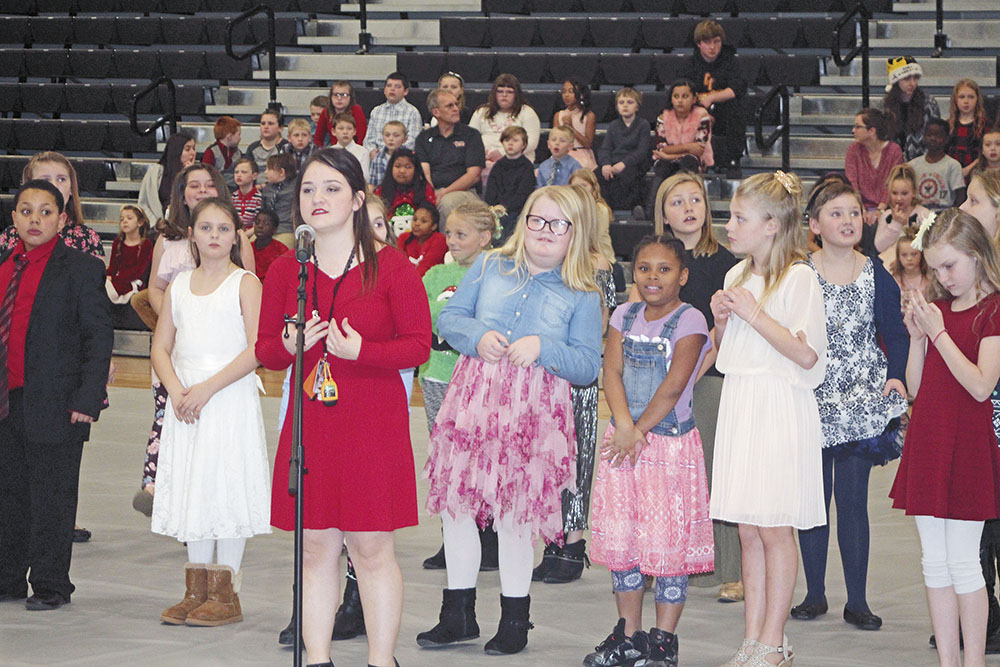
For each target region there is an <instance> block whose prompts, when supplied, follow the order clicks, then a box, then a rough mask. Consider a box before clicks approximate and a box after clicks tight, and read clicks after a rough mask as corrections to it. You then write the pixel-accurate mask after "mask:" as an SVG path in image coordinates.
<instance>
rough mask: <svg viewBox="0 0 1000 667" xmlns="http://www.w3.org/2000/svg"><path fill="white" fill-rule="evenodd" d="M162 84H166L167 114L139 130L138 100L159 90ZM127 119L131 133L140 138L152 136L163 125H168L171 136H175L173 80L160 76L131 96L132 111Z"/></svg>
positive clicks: (175, 108) (175, 113)
mask: <svg viewBox="0 0 1000 667" xmlns="http://www.w3.org/2000/svg"><path fill="white" fill-rule="evenodd" d="M162 83H165V84H167V95H168V98H169V105H168V109H167V113H165V114H164V115H162V116H160V117H159V118H157V119H156V120H154V121H153V123H152V124H151V125H150V126H149V127H147V128H146V129H145V130H140V129H139V100H141V99H143V98H144V97H146V96H147V95H150V94H151V93H153V92H155V91H156V89H157V88H159V87H160V84H162ZM128 119H129V124H130V125H131V126H132V131H133V132H135V133H136V134H138V135H140V136H146V135H147V134H152V133H153V132H156V131H157V130H158V129H160V128H161V127H163V126H164V125H166V124H168V123H169V124H170V134H172V135H173V134H177V120H178V117H177V90H176V88H175V86H174V82H173V80H172V79H169V78H167V77H165V76H161V77H160V78H159V79H157V80H156V81H153V82H152V83H150V84H149V85H148V86H146V87H145V88H143V89H142V90H140V91H139V92H137V93H136V94H135V95H133V96H132V109H131V111H130V113H129V118H128Z"/></svg>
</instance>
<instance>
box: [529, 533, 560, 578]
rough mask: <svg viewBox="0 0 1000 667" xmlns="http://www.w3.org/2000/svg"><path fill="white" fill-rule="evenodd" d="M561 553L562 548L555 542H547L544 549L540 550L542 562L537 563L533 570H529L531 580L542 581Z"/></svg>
mask: <svg viewBox="0 0 1000 667" xmlns="http://www.w3.org/2000/svg"><path fill="white" fill-rule="evenodd" d="M561 553H562V549H560V548H559V545H558V544H556V543H555V542H549V543H548V544H546V545H545V551H543V552H542V562H541V563H539V564H538V567H536V568H535V569H534V570H532V571H531V580H532V581H544V580H545V577H546V576H547V575H548V574H549V572H550V571H551V570H552V568H553V567H555V564H556V558H557V557H558V556H559V554H561Z"/></svg>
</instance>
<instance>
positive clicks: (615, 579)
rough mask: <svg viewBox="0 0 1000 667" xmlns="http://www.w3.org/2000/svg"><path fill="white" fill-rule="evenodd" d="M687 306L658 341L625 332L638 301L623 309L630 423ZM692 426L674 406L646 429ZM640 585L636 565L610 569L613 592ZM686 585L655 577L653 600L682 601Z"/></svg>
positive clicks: (671, 431)
mask: <svg viewBox="0 0 1000 667" xmlns="http://www.w3.org/2000/svg"><path fill="white" fill-rule="evenodd" d="M691 307H692V306H691V305H690V304H686V303H685V304H683V305H681V307H680V308H678V309H677V310H676V312H674V314H673V316H672V317H671V318H670V319H669V320H667V321H666V323H664V325H663V329H662V330H661V331H660V334H659V337H660V339H661V341H660V342H658V343H652V342H643V341H638V340H633V339H631V338H629V336H628V332H629V330H630V329H631V328H632V324H633V323H634V322H635V318H636V317H637V316H638V314H639V310H640V309H641V308H642V304H641V303H633V304H632V305H630V306H629V308H628V310H627V311H625V318H624V320H623V321H622V358H623V364H622V384H624V385H625V397H626V399H627V400H628V411H629V413H631V415H632V422H633V423H635V422H636V421H637V420H638V419H639V417H641V416H642V413H643V412H644V411H645V410H646V407H647V406H648V405H649V402H650V401H651V400H652V398H653V394H655V393H656V390H657V389H658V388H659V386H660V384H661V383H662V382H663V379H664V378H666V377H667V371H669V370H670V359H671V358H672V353H673V349H672V344H671V342H670V337H671V336H672V335H673V333H674V329H676V328H677V323H678V322H679V321H680V318H681V315H683V314H684V312H685V311H686V310H687V309H688V308H691ZM611 423H612V424H614V417H612V418H611ZM693 428H694V417H693V416H691V417H688V418H687V419H686V420H684V421H683V422H680V423H678V421H677V409H676V406H675V408H674V409H673V410H671V411H670V414H668V415H667V416H666V417H664V418H663V421H661V422H660V423H659V424H657V425H656V426H654V427H653V428H652V429H651V430H650V433H656V434H657V435H666V436H671V437H677V436H680V435H683V434H685V433H687V432H688V431H690V430H691V429H693ZM644 585H645V577H644V576H643V575H642V573H641V572H640V571H639V566H636V567H634V568H632V569H631V570H628V571H625V572H616V571H614V570H612V571H611V587H612V589H613V590H614V591H616V592H619V593H624V592H628V591H637V590H640V589H641V588H643V586H644ZM687 588H688V577H687V575H678V576H673V577H656V601H657V602H659V603H668V604H683V603H684V602H685V600H687Z"/></svg>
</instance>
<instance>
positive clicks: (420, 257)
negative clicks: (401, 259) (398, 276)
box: [396, 232, 448, 277]
mask: <svg viewBox="0 0 1000 667" xmlns="http://www.w3.org/2000/svg"><path fill="white" fill-rule="evenodd" d="M410 238H413V240H412V241H410ZM407 241H410V242H409V243H407ZM396 245H397V247H399V249H400V250H402V251H403V252H404V253H406V256H407V257H409V258H410V263H411V264H413V265H414V266H416V267H417V273H418V274H419V275H420V276H421V277H423V275H424V274H425V273H427V271H428V270H429V269H430V268H431V267H432V266H436V265H437V264H444V254H445V253H446V252H448V241H447V240H446V239H445V238H444V234H442V233H441V232H432V233H431V235H430V236H428V237H427V238H426V239H425V240H423V241H421V240H420V239H418V238H416V237H414V236H413V232H403V233H402V234H400V235H399V239H397V241H396Z"/></svg>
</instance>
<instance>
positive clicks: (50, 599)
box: [24, 593, 69, 611]
mask: <svg viewBox="0 0 1000 667" xmlns="http://www.w3.org/2000/svg"><path fill="white" fill-rule="evenodd" d="M64 604H69V598H67V597H63V596H62V595H59V594H58V593H38V594H36V595H32V596H31V597H30V598H28V599H27V600H25V601H24V608H25V609H27V610H28V611H51V610H53V609H58V608H59V607H61V606H63V605H64Z"/></svg>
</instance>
